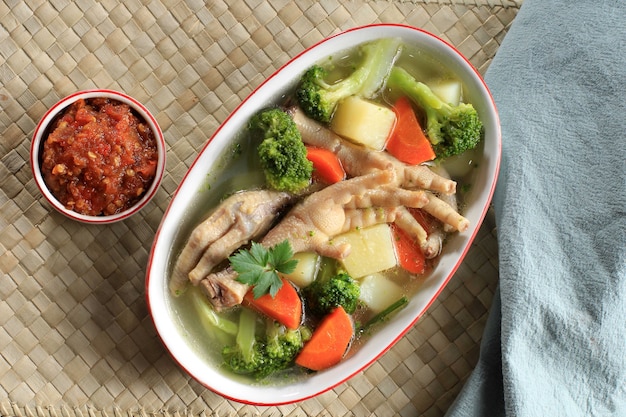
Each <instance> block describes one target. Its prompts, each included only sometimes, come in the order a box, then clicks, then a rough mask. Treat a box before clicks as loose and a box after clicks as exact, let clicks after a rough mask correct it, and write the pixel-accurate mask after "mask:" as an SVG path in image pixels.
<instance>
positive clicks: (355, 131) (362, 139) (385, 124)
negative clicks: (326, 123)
mask: <svg viewBox="0 0 626 417" xmlns="http://www.w3.org/2000/svg"><path fill="white" fill-rule="evenodd" d="M395 123H396V114H395V113H394V111H393V110H391V109H390V108H388V107H385V106H383V105H380V104H377V103H374V102H372V101H369V100H365V99H362V98H359V97H356V96H352V97H348V98H345V99H343V100H341V101H340V102H339V104H338V105H337V109H336V110H335V114H334V115H333V119H332V121H331V124H330V127H331V129H332V130H333V131H334V132H335V133H337V134H338V135H340V136H343V137H345V138H346V139H348V140H351V141H353V142H356V143H358V144H361V145H364V146H366V147H368V148H370V149H375V150H378V151H380V150H382V149H383V148H384V147H385V143H386V142H387V139H388V137H389V134H390V133H391V130H392V129H393V126H394V124H395Z"/></svg>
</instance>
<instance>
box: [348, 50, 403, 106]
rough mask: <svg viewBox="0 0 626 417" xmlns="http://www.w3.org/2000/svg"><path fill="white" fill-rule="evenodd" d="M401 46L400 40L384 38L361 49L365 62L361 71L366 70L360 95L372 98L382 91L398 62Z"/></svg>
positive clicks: (359, 90) (361, 66)
mask: <svg viewBox="0 0 626 417" xmlns="http://www.w3.org/2000/svg"><path fill="white" fill-rule="evenodd" d="M401 44H402V40H401V39H400V38H383V39H379V40H377V41H373V42H369V43H367V44H365V45H363V47H362V48H361V49H362V52H363V54H364V55H365V60H364V62H363V63H362V64H361V65H360V67H359V69H364V71H365V77H364V78H362V81H361V83H360V87H359V89H358V95H360V96H361V97H365V98H372V97H374V96H375V95H376V94H377V93H378V92H379V91H380V89H381V88H382V86H383V84H384V82H385V79H386V78H387V77H388V76H389V72H390V69H391V68H392V67H393V64H394V63H395V61H396V58H397V56H398V54H399V52H400V45H401ZM357 71H358V70H357Z"/></svg>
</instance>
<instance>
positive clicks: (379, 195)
mask: <svg viewBox="0 0 626 417" xmlns="http://www.w3.org/2000/svg"><path fill="white" fill-rule="evenodd" d="M427 203H428V199H427V198H426V196H425V193H424V192H423V191H410V190H404V189H402V188H399V187H398V184H397V177H396V174H395V172H394V171H392V170H384V171H383V170H380V171H375V172H373V173H371V174H368V175H364V176H361V177H355V178H351V179H349V180H346V181H342V182H339V183H336V184H333V185H331V186H328V187H326V188H324V189H322V190H320V191H318V192H316V193H313V194H311V195H309V196H308V197H306V198H305V199H304V200H303V201H302V202H301V203H299V204H297V205H296V206H295V207H293V208H292V209H291V210H290V211H289V212H288V213H287V214H286V215H285V217H284V218H283V219H282V220H281V221H280V222H279V223H278V224H277V225H276V226H275V227H273V228H272V229H271V230H270V231H269V232H268V233H267V234H266V235H265V237H264V238H263V239H262V240H261V242H260V243H261V244H262V245H263V246H265V247H272V246H275V245H276V244H278V243H280V242H282V241H284V240H285V239H287V240H288V241H289V242H290V244H291V247H292V250H293V251H294V253H298V252H304V251H315V252H317V253H318V254H320V255H323V256H328V257H332V258H335V259H343V258H345V257H346V256H348V254H349V253H350V246H349V245H348V244H342V245H337V244H333V240H332V239H333V237H335V236H337V235H340V234H342V233H345V232H347V231H349V230H351V229H354V228H357V227H368V226H373V225H375V224H380V223H391V222H393V221H395V219H396V216H397V214H398V212H399V210H401V209H402V208H403V207H415V208H419V207H422V206H424V205H425V204H427ZM236 279H237V272H236V271H234V270H233V269H232V268H230V267H229V268H226V269H225V270H223V271H218V272H214V273H209V274H208V275H207V276H206V278H204V279H203V280H202V281H201V282H200V287H201V289H202V290H203V291H204V293H205V295H206V296H207V298H208V299H209V300H210V301H211V303H212V304H213V306H214V307H215V308H216V309H217V310H222V309H224V308H228V307H231V306H234V305H237V304H239V303H241V301H242V300H243V297H244V295H245V294H246V292H247V289H248V288H249V287H247V286H245V285H244V284H241V283H240V282H238V281H237V280H236Z"/></svg>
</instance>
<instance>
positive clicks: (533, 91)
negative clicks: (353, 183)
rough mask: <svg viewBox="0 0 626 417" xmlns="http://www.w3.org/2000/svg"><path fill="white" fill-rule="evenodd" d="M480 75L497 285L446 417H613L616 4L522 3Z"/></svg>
mask: <svg viewBox="0 0 626 417" xmlns="http://www.w3.org/2000/svg"><path fill="white" fill-rule="evenodd" d="M486 82H487V84H488V86H489V87H490V89H491V91H492V93H493V96H494V99H495V101H496V104H497V105H498V108H499V112H500V117H501V122H502V136H503V137H502V140H503V159H502V165H501V172H500V178H499V182H498V186H497V189H496V194H495V197H494V207H495V212H496V222H497V227H498V243H499V259H500V283H499V293H498V294H496V297H495V299H494V303H493V307H492V311H491V313H490V317H489V320H488V323H487V326H486V329H485V333H484V336H483V342H482V345H481V355H480V359H479V363H478V364H477V366H476V369H475V370H474V372H473V373H472V375H471V377H470V378H469V380H468V382H467V383H466V385H465V387H464V388H463V390H462V392H461V394H460V395H459V397H458V398H457V400H456V401H455V403H454V404H453V406H452V407H451V408H450V410H449V411H448V416H450V417H453V416H454V417H456V416H463V417H468V416H500V415H507V416H569V417H572V416H585V417H587V416H626V91H625V90H626V2H624V1H617V0H614V1H601V0H583V1H577V2H571V1H562V0H525V2H524V3H523V5H522V7H521V9H520V11H519V13H518V16H517V17H516V19H515V21H514V22H513V25H512V27H511V29H510V31H509V33H508V34H507V36H506V38H505V39H504V42H503V44H502V45H501V47H500V49H499V50H498V53H497V56H496V57H495V59H494V61H493V63H492V64H491V66H490V68H489V70H488V71H487V74H486Z"/></svg>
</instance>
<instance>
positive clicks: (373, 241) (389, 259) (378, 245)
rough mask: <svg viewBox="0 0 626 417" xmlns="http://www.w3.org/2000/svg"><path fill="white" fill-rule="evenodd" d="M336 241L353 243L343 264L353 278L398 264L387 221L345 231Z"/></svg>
mask: <svg viewBox="0 0 626 417" xmlns="http://www.w3.org/2000/svg"><path fill="white" fill-rule="evenodd" d="M334 241H335V242H336V243H337V244H339V243H344V242H345V243H349V244H350V245H351V247H352V250H351V251H350V255H348V256H347V257H346V258H345V259H344V260H343V266H344V268H345V269H346V271H347V272H348V274H350V276H352V277H353V278H360V277H363V276H365V275H370V274H374V273H376V272H380V271H384V270H386V269H389V268H393V267H394V266H396V264H397V260H396V254H395V251H394V246H393V236H392V233H391V228H390V227H389V225H387V224H386V223H383V224H378V225H375V226H371V227H368V228H365V229H360V230H354V231H351V232H348V233H344V234H342V235H339V236H337V237H335V239H334Z"/></svg>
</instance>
